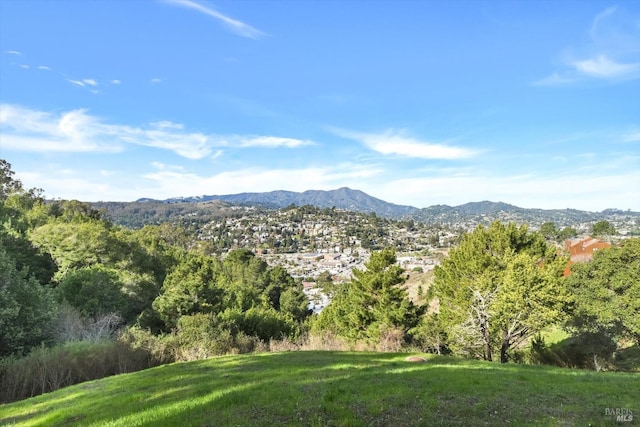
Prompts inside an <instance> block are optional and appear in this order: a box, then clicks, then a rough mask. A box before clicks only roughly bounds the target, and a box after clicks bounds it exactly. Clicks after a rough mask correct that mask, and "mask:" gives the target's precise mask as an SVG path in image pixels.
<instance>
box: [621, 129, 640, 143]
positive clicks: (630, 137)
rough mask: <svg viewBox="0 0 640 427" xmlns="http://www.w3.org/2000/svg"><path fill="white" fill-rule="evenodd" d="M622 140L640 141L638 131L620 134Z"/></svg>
mask: <svg viewBox="0 0 640 427" xmlns="http://www.w3.org/2000/svg"><path fill="white" fill-rule="evenodd" d="M622 141H623V142H640V131H636V132H630V133H627V134H625V135H622Z"/></svg>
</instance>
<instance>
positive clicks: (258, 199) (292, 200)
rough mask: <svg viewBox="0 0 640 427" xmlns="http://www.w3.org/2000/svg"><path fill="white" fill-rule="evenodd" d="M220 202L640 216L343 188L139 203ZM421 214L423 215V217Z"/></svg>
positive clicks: (406, 212)
mask: <svg viewBox="0 0 640 427" xmlns="http://www.w3.org/2000/svg"><path fill="white" fill-rule="evenodd" d="M214 200H219V201H223V202H229V203H235V204H244V205H247V204H253V205H260V206H265V207H271V208H283V207H287V206H291V205H296V206H303V205H313V206H316V207H319V208H332V207H335V208H338V209H345V210H351V211H356V212H374V213H376V215H380V216H384V217H409V216H411V217H413V216H422V215H424V214H426V215H429V216H431V215H433V214H436V215H437V214H444V213H447V212H452V211H457V212H459V213H461V214H464V215H474V214H475V215H478V214H492V213H493V214H495V213H497V212H500V211H502V212H513V213H523V212H525V211H529V212H539V213H545V212H546V213H551V212H558V213H561V212H573V213H575V214H604V215H612V214H617V213H619V214H631V215H633V216H636V215H640V213H638V212H631V211H622V210H620V209H605V210H603V211H601V212H593V211H584V210H579V209H571V208H567V209H540V208H521V207H518V206H515V205H512V204H509V203H504V202H492V201H487V200H485V201H480V202H468V203H464V204H462V205H457V206H449V205H443V204H437V205H431V206H428V207H424V208H417V207H414V206H409V205H399V204H394V203H390V202H386V201H384V200H381V199H378V198H376V197H373V196H370V195H368V194H367V193H364V192H363V191H361V190H354V189H351V188H349V187H341V188H338V189H335V190H306V191H303V192H295V191H287V190H275V191H268V192H245V193H235V194H223V195H203V196H191V197H173V198H168V199H164V200H157V199H151V198H141V199H138V200H136V202H139V203H144V202H156V203H197V202H208V201H214ZM421 214H422V215H421Z"/></svg>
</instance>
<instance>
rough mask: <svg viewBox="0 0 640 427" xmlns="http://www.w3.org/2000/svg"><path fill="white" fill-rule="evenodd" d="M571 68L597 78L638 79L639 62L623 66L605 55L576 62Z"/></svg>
mask: <svg viewBox="0 0 640 427" xmlns="http://www.w3.org/2000/svg"><path fill="white" fill-rule="evenodd" d="M573 66H574V67H575V68H576V69H577V70H578V71H579V72H581V73H583V74H586V75H588V76H592V77H599V78H629V77H640V62H636V63H630V64H623V63H619V62H615V61H612V60H611V59H609V58H607V57H606V56H605V55H599V56H597V57H595V58H590V59H585V60H583V61H576V62H574V63H573Z"/></svg>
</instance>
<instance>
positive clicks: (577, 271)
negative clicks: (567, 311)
mask: <svg viewBox="0 0 640 427" xmlns="http://www.w3.org/2000/svg"><path fill="white" fill-rule="evenodd" d="M568 287H569V290H570V292H571V293H572V294H573V295H574V303H573V309H572V317H571V318H570V320H569V322H568V326H569V327H570V328H572V329H577V330H578V331H583V332H601V333H604V334H606V335H607V336H610V337H627V338H630V339H632V340H633V341H635V342H636V343H637V344H638V345H640V238H632V239H627V240H624V241H623V242H622V243H621V244H620V246H613V247H611V248H607V249H601V250H599V251H597V252H596V253H595V254H594V256H593V259H592V260H591V261H590V262H587V263H578V264H574V265H573V266H572V267H571V275H570V276H569V277H568Z"/></svg>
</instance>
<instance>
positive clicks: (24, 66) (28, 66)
mask: <svg viewBox="0 0 640 427" xmlns="http://www.w3.org/2000/svg"><path fill="white" fill-rule="evenodd" d="M20 68H24V69H25V70H28V69H29V68H31V66H30V65H28V64H20Z"/></svg>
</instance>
